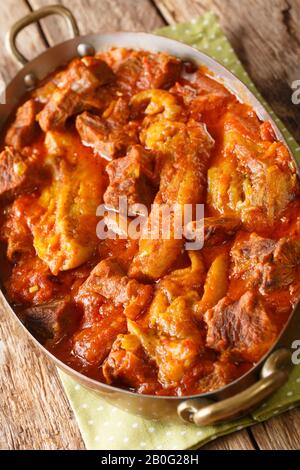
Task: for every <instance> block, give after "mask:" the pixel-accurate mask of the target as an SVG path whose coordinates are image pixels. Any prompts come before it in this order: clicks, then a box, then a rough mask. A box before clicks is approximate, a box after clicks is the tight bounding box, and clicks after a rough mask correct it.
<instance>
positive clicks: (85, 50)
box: [77, 43, 95, 57]
mask: <svg viewBox="0 0 300 470" xmlns="http://www.w3.org/2000/svg"><path fill="white" fill-rule="evenodd" d="M77 52H78V54H79V55H80V57H84V56H86V55H95V48H94V47H93V46H92V45H91V44H85V43H81V44H78V46H77Z"/></svg>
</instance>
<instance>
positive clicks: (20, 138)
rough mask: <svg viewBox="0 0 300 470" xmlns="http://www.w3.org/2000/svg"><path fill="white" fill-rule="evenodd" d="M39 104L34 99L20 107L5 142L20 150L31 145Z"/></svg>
mask: <svg viewBox="0 0 300 470" xmlns="http://www.w3.org/2000/svg"><path fill="white" fill-rule="evenodd" d="M36 114H37V104H36V103H35V101H34V100H33V99H30V100H28V101H26V102H25V103H24V104H23V105H22V106H20V107H19V108H18V111H17V115H16V118H15V120H14V122H13V123H12V124H11V126H10V127H9V129H8V131H7V133H6V136H5V144H6V145H9V146H11V147H13V148H14V149H16V150H20V149H22V148H23V147H25V146H26V145H29V144H30V143H31V141H32V139H33V137H34V135H35V131H36V127H37V123H36Z"/></svg>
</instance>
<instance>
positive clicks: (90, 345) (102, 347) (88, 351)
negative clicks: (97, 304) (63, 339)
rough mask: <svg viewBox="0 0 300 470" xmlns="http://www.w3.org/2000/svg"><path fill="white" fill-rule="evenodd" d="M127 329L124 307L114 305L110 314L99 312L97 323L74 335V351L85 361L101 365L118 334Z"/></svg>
mask: <svg viewBox="0 0 300 470" xmlns="http://www.w3.org/2000/svg"><path fill="white" fill-rule="evenodd" d="M87 302H88V299H87ZM126 329H127V325H126V317H125V315H124V313H123V311H122V309H121V308H120V307H115V306H114V308H111V309H110V311H109V315H100V314H99V315H98V319H97V321H95V323H93V324H92V325H90V326H88V327H87V328H83V329H82V330H80V331H79V332H78V333H76V334H75V335H74V337H73V348H72V352H73V354H74V355H75V356H77V357H79V358H81V359H82V360H83V361H84V362H85V363H88V364H91V365H101V364H102V363H103V361H104V359H105V358H106V356H107V355H108V354H109V351H110V350H111V347H112V345H113V342H114V341H115V338H116V337H117V335H118V334H121V333H125V332H126Z"/></svg>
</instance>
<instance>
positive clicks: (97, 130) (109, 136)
mask: <svg viewBox="0 0 300 470" xmlns="http://www.w3.org/2000/svg"><path fill="white" fill-rule="evenodd" d="M76 128H77V131H78V133H79V135H80V137H81V140H82V142H83V144H84V145H87V146H88V147H92V148H93V149H94V150H95V152H97V153H99V154H100V156H101V157H103V158H105V159H106V160H112V159H113V158H115V157H118V156H122V155H125V153H126V151H127V148H128V147H129V146H130V145H133V144H136V143H137V142H138V137H137V126H136V124H135V123H130V122H129V123H128V125H124V124H123V123H122V122H121V123H120V125H119V126H114V125H112V124H111V123H110V122H109V121H108V120H104V119H102V118H100V117H98V116H94V115H92V114H90V113H87V112H85V113H83V114H81V115H80V116H78V117H77V119H76Z"/></svg>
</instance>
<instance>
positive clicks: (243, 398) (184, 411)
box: [177, 349, 292, 426]
mask: <svg viewBox="0 0 300 470" xmlns="http://www.w3.org/2000/svg"><path fill="white" fill-rule="evenodd" d="M291 365H292V362H291V354H290V352H289V351H288V350H287V349H278V350H277V351H275V352H273V353H272V354H271V355H270V356H269V358H268V359H267V361H266V362H265V364H264V366H263V368H262V370H261V379H260V380H259V381H258V382H257V383H255V384H254V385H252V386H251V387H249V388H247V389H246V390H244V391H242V392H240V393H238V394H237V395H234V396H233V397H230V398H227V399H225V400H222V401H220V402H216V403H212V404H207V401H206V402H205V401H201V400H197V399H195V400H193V399H192V400H187V401H184V402H182V403H180V405H179V406H178V409H177V412H178V415H179V417H180V418H181V419H182V420H183V421H185V422H188V423H194V424H196V425H197V426H209V425H214V424H217V423H221V422H224V421H231V420H233V419H236V418H239V417H241V416H243V415H246V414H247V413H248V412H250V411H251V410H253V409H254V408H256V407H257V406H258V405H259V404H260V403H261V402H262V401H264V400H265V399H267V398H268V397H269V396H270V395H271V394H272V393H274V392H275V391H276V390H278V389H279V388H280V387H281V386H282V385H283V384H284V383H285V382H286V381H287V379H288V376H289V370H290V368H291Z"/></svg>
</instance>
